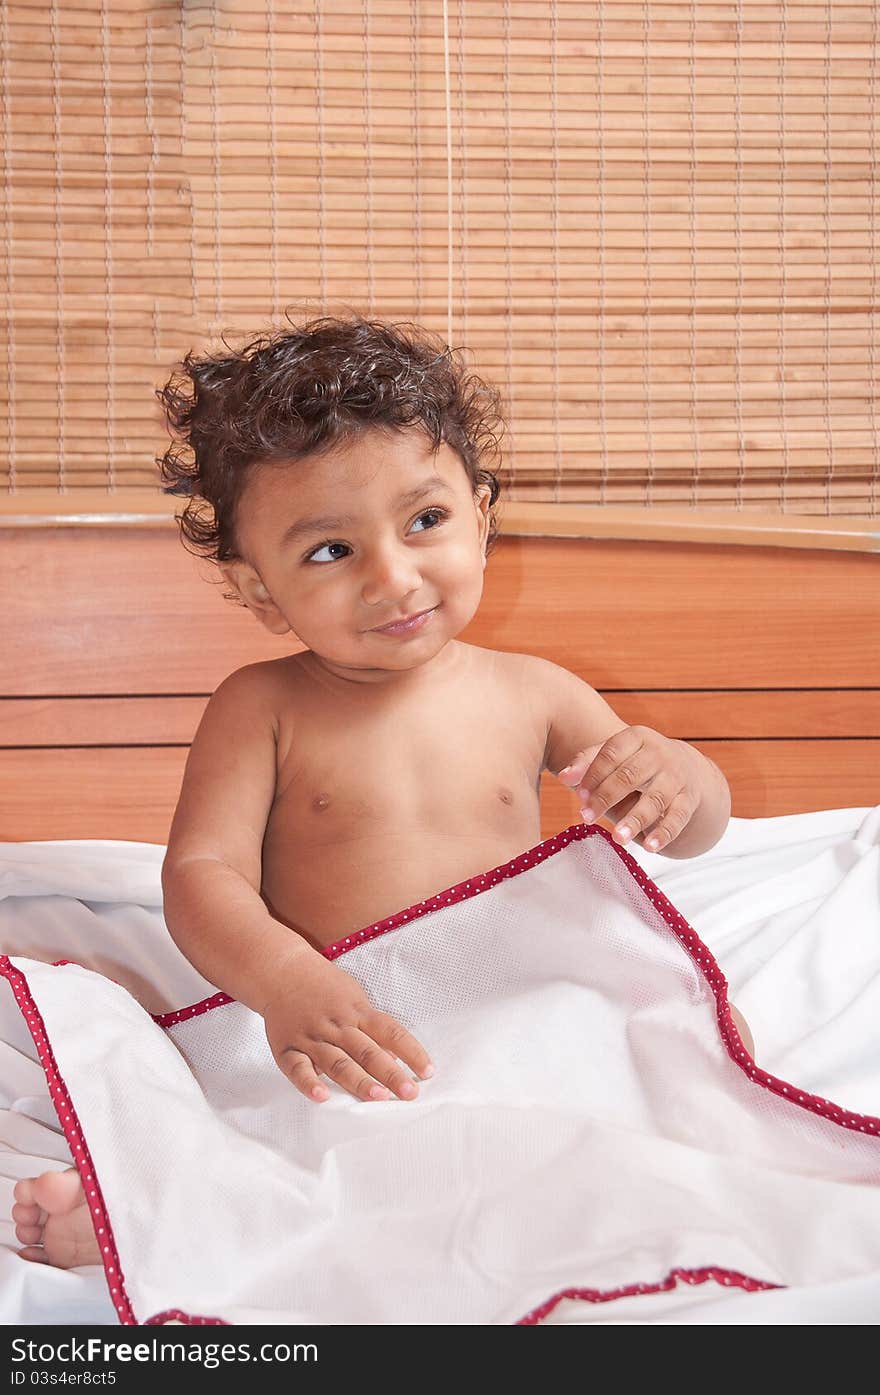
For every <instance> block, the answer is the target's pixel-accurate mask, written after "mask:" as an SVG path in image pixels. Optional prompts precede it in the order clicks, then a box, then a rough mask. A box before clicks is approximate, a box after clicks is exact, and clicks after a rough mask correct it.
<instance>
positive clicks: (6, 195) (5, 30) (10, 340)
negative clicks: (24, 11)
mask: <svg viewBox="0 0 880 1395" xmlns="http://www.w3.org/2000/svg"><path fill="white" fill-rule="evenodd" d="M0 41H2V42H0V49H2V52H0V64H2V69H0V71H2V74H3V212H4V236H5V241H6V247H5V252H6V326H7V328H6V382H7V385H8V389H9V401H8V406H7V408H6V441H7V454H8V459H9V466H8V469H9V479H8V482H7V488H8V490H9V492H10V493H14V492H15V489H16V487H17V467H18V442H17V439H16V416H15V404H16V397H17V394H18V381H17V375H16V367H17V363H18V349H17V345H16V342H15V308H14V307H15V268H14V265H13V261H12V232H13V223H12V216H13V215H12V175H13V155H12V88H11V84H10V81H9V15H8V12H7V9H6V6H5V5H0Z"/></svg>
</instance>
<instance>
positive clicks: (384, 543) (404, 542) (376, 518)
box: [224, 430, 489, 681]
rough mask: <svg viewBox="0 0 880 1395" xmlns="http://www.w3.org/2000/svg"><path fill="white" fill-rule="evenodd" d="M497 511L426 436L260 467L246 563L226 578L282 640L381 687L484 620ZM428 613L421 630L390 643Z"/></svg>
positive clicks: (243, 526) (244, 549)
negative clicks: (404, 625) (404, 621)
mask: <svg viewBox="0 0 880 1395" xmlns="http://www.w3.org/2000/svg"><path fill="white" fill-rule="evenodd" d="M416 491H418V493H416ZM407 495H409V496H411V497H409V498H407V497H406V496H407ZM488 505H489V489H488V486H483V487H482V488H481V490H480V492H479V494H478V495H477V496H475V495H474V493H473V490H472V488H471V483H470V480H469V479H468V476H467V473H466V471H465V468H464V466H463V464H462V463H461V460H460V459H459V457H458V456H457V455H456V453H455V452H454V451H453V450H452V449H451V448H450V447H449V446H447V445H446V444H445V443H444V444H443V445H441V446H440V449H439V450H438V451H437V453H436V454H435V455H434V454H432V452H431V446H430V443H429V442H428V440H427V438H426V437H425V436H424V435H423V434H421V433H420V432H419V431H417V430H408V431H404V432H399V433H391V432H382V431H378V430H372V431H367V432H365V433H364V434H363V435H362V436H360V437H359V438H358V439H356V440H354V441H351V442H349V443H347V444H345V445H342V446H339V447H337V448H336V449H335V450H334V451H333V452H332V453H331V454H328V455H325V456H317V457H311V458H308V459H306V460H303V461H297V462H295V463H294V464H292V465H284V464H282V465H260V466H257V467H256V468H255V469H254V470H253V471H252V474H251V477H250V479H249V481H248V484H247V486H246V488H245V490H244V493H243V494H242V497H241V499H240V501H239V507H238V512H237V516H236V538H237V542H238V546H239V550H240V552H241V554H242V557H243V558H244V561H243V562H241V563H228V564H226V566H225V567H224V571H225V572H226V575H227V576H228V577H229V578H230V579H231V580H233V581H234V583H235V585H236V586H237V587H238V589H239V591H240V593H241V595H242V597H243V599H244V600H245V601H246V602H247V604H248V605H249V606H250V608H251V609H252V610H254V612H255V613H256V614H257V615H258V616H259V618H260V619H261V620H262V621H263V623H264V624H265V625H266V626H267V628H268V629H270V630H271V631H272V632H273V633H275V634H284V633H286V632H287V631H288V630H292V631H293V632H294V634H296V635H297V636H298V637H299V638H300V639H301V640H302V642H303V643H304V644H305V645H306V646H307V647H308V648H309V649H311V650H312V651H313V653H314V654H315V655H316V656H318V657H319V658H320V659H321V660H322V661H323V662H324V663H325V665H326V666H327V667H328V668H330V669H332V670H334V671H336V672H337V673H339V674H340V675H342V676H344V677H347V678H353V679H360V680H363V681H377V680H379V679H381V677H382V676H383V675H384V674H388V675H389V676H390V675H391V674H393V673H395V672H400V671H403V670H408V669H412V668H416V667H420V666H421V665H423V664H425V663H428V662H429V661H430V660H431V659H433V658H435V657H436V656H437V655H438V654H439V653H440V651H441V650H442V649H443V647H444V646H445V645H446V644H448V642H449V641H450V640H451V639H453V638H454V637H455V636H456V635H458V634H459V633H460V632H461V631H462V630H463V629H464V628H465V626H466V625H467V624H468V623H469V621H470V620H471V619H472V617H473V616H474V614H475V612H476V610H477V607H478V605H479V603H480V597H481V596H482V591H483V569H484V567H485V553H484V546H485V541H486V536H487V533H488ZM425 610H431V611H432V614H431V615H430V617H429V618H428V620H427V623H425V624H423V625H422V626H421V627H420V628H417V629H415V630H413V631H410V632H408V633H403V634H400V633H398V634H388V633H381V632H380V631H379V627H380V626H386V625H388V624H389V623H390V622H393V621H396V620H400V619H401V618H402V617H404V616H413V615H416V614H417V613H418V612H420V611H425Z"/></svg>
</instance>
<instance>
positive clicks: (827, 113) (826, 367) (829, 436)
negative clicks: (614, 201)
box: [822, 0, 835, 513]
mask: <svg viewBox="0 0 880 1395" xmlns="http://www.w3.org/2000/svg"><path fill="white" fill-rule="evenodd" d="M831 32H832V23H831V0H827V4H826V7H825V65H824V76H825V94H824V96H825V108H824V112H823V115H824V118H825V200H824V205H823V207H824V215H825V265H826V270H825V277H824V287H823V289H824V295H825V324H824V332H825V353H824V362H823V365H822V369H823V373H824V377H825V403H824V407H825V438H826V440H827V442H828V474H827V476H826V479H825V511H826V513H830V512H831V499H832V493H831V482H832V480H833V479H834V465H835V461H834V435H833V432H832V430H831V374H830V364H831V352H832V350H831V276H832V271H831V242H832V238H833V233H832V229H831Z"/></svg>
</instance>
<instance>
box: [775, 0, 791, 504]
mask: <svg viewBox="0 0 880 1395" xmlns="http://www.w3.org/2000/svg"><path fill="white" fill-rule="evenodd" d="M780 24H781V28H780V35H779V228H778V233H779V279H780V301H781V305H780V313H779V317H778V325H779V334H778V340H779V350H778V352H779V429H780V435H781V438H782V479H781V480H780V484H779V507H780V509H781V511H782V513H785V511H786V509H787V507H788V476H789V471H790V469H791V464H790V461H789V458H788V422H787V420H786V409H787V407H788V383H787V381H786V361H785V356H786V350H787V335H786V330H787V328H788V326H787V323H786V322H787V319H788V302H787V299H786V297H787V294H788V286H787V284H786V274H787V269H788V256H787V247H786V243H787V241H788V238H787V235H786V208H785V189H786V182H787V178H788V170H787V168H786V155H787V146H786V140H785V81H786V71H785V53H786V45H787V43H788V0H782V15H781V20H780Z"/></svg>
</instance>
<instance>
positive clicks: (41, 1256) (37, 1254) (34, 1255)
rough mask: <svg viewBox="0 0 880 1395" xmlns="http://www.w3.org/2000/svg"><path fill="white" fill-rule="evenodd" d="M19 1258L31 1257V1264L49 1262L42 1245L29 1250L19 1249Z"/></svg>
mask: <svg viewBox="0 0 880 1395" xmlns="http://www.w3.org/2000/svg"><path fill="white" fill-rule="evenodd" d="M18 1257H19V1259H29V1260H30V1262H31V1264H48V1263H49V1258H48V1256H47V1254H46V1251H45V1250H44V1249H43V1247H42V1246H35V1247H31V1248H30V1249H27V1250H19V1252H18Z"/></svg>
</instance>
